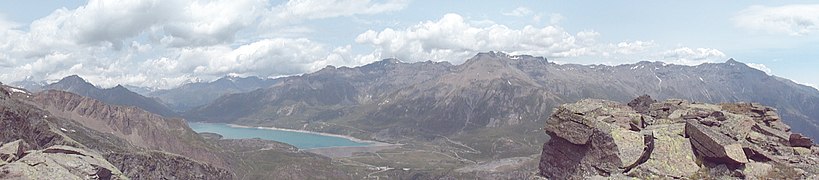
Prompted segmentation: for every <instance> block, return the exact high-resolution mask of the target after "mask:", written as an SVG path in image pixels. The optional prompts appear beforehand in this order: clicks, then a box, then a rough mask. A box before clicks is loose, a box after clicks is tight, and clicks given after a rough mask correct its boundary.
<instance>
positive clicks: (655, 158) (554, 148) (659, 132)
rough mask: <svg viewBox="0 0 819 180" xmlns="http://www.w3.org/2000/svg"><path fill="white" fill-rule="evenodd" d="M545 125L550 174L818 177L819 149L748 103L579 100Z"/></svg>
mask: <svg viewBox="0 0 819 180" xmlns="http://www.w3.org/2000/svg"><path fill="white" fill-rule="evenodd" d="M545 130H546V133H548V134H549V136H551V139H550V140H549V142H547V143H545V144H544V145H543V152H542V154H541V160H540V175H542V176H544V177H547V178H550V179H586V178H593V177H605V178H614V179H619V178H632V177H636V178H648V179H657V178H683V179H689V178H690V179H701V178H718V179H721V178H747V179H817V178H819V176H818V175H817V174H819V167H817V164H819V147H817V146H816V145H814V144H813V142H812V140H811V139H809V138H807V137H804V136H802V135H801V134H798V133H793V132H791V131H790V127H789V126H788V125H786V124H785V123H783V122H782V121H781V119H780V117H779V115H778V114H777V113H776V110H775V109H773V108H770V107H766V106H762V105H760V104H756V103H725V104H701V103H692V102H688V101H685V100H675V99H672V100H666V101H662V102H657V101H655V100H652V99H651V98H650V97H648V96H642V97H640V98H637V99H635V100H634V101H632V102H630V103H628V105H624V104H620V103H617V102H612V101H607V100H597V99H587V100H582V101H579V102H577V103H573V104H564V105H561V106H560V107H558V108H557V109H556V110H555V111H554V113H553V114H552V116H551V117H549V119H548V120H547V122H546V126H545Z"/></svg>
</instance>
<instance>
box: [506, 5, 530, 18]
mask: <svg viewBox="0 0 819 180" xmlns="http://www.w3.org/2000/svg"><path fill="white" fill-rule="evenodd" d="M531 14H532V10H531V9H529V8H526V7H518V8H515V9H514V10H512V11H509V12H504V13H503V15H506V16H515V17H523V16H528V15H531Z"/></svg>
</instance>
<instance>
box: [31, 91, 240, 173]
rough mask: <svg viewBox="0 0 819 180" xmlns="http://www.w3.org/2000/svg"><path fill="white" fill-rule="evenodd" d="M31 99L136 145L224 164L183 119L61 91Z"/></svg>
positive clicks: (60, 114) (41, 94) (215, 163)
mask: <svg viewBox="0 0 819 180" xmlns="http://www.w3.org/2000/svg"><path fill="white" fill-rule="evenodd" d="M32 100H33V101H34V102H36V103H37V104H39V105H40V106H41V107H42V108H43V109H45V110H48V111H49V112H51V113H53V114H55V115H58V116H62V117H70V118H71V119H73V120H75V121H77V122H79V123H80V124H82V125H83V126H86V127H89V128H91V129H94V130H96V131H99V132H104V133H111V134H113V135H114V136H116V137H119V138H122V139H124V140H126V141H128V142H129V143H131V144H133V145H135V146H139V147H142V148H146V149H150V150H159V151H165V152H169V153H174V154H179V155H184V156H187V157H190V158H192V159H195V160H199V161H202V162H207V163H210V164H212V165H216V166H220V167H226V166H227V165H226V164H225V162H224V161H223V159H222V158H221V157H220V156H219V155H218V154H216V153H214V152H212V150H213V147H211V146H210V145H208V144H207V143H206V142H205V141H204V139H202V138H201V137H199V135H198V134H196V132H194V131H193V130H191V129H190V128H189V127H188V126H187V124H186V123H185V121H184V120H182V119H178V118H165V117H162V116H160V115H156V114H153V113H150V112H147V111H144V110H142V109H139V108H136V107H130V106H116V105H108V104H105V103H103V102H101V101H98V100H95V99H92V98H88V97H83V96H79V95H76V94H72V93H68V92H63V91H54V90H48V91H43V92H39V93H36V94H34V96H33V98H32Z"/></svg>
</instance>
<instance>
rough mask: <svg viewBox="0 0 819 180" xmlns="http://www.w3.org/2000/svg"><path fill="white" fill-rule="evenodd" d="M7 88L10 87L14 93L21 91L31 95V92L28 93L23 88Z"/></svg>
mask: <svg viewBox="0 0 819 180" xmlns="http://www.w3.org/2000/svg"><path fill="white" fill-rule="evenodd" d="M9 89H11V92H15V93H23V94H28V95H31V93H28V92H26V91H23V90H21V89H17V88H9Z"/></svg>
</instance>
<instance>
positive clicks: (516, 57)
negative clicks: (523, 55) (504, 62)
mask: <svg viewBox="0 0 819 180" xmlns="http://www.w3.org/2000/svg"><path fill="white" fill-rule="evenodd" d="M509 59H514V60H518V59H520V56H511V57H509Z"/></svg>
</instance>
